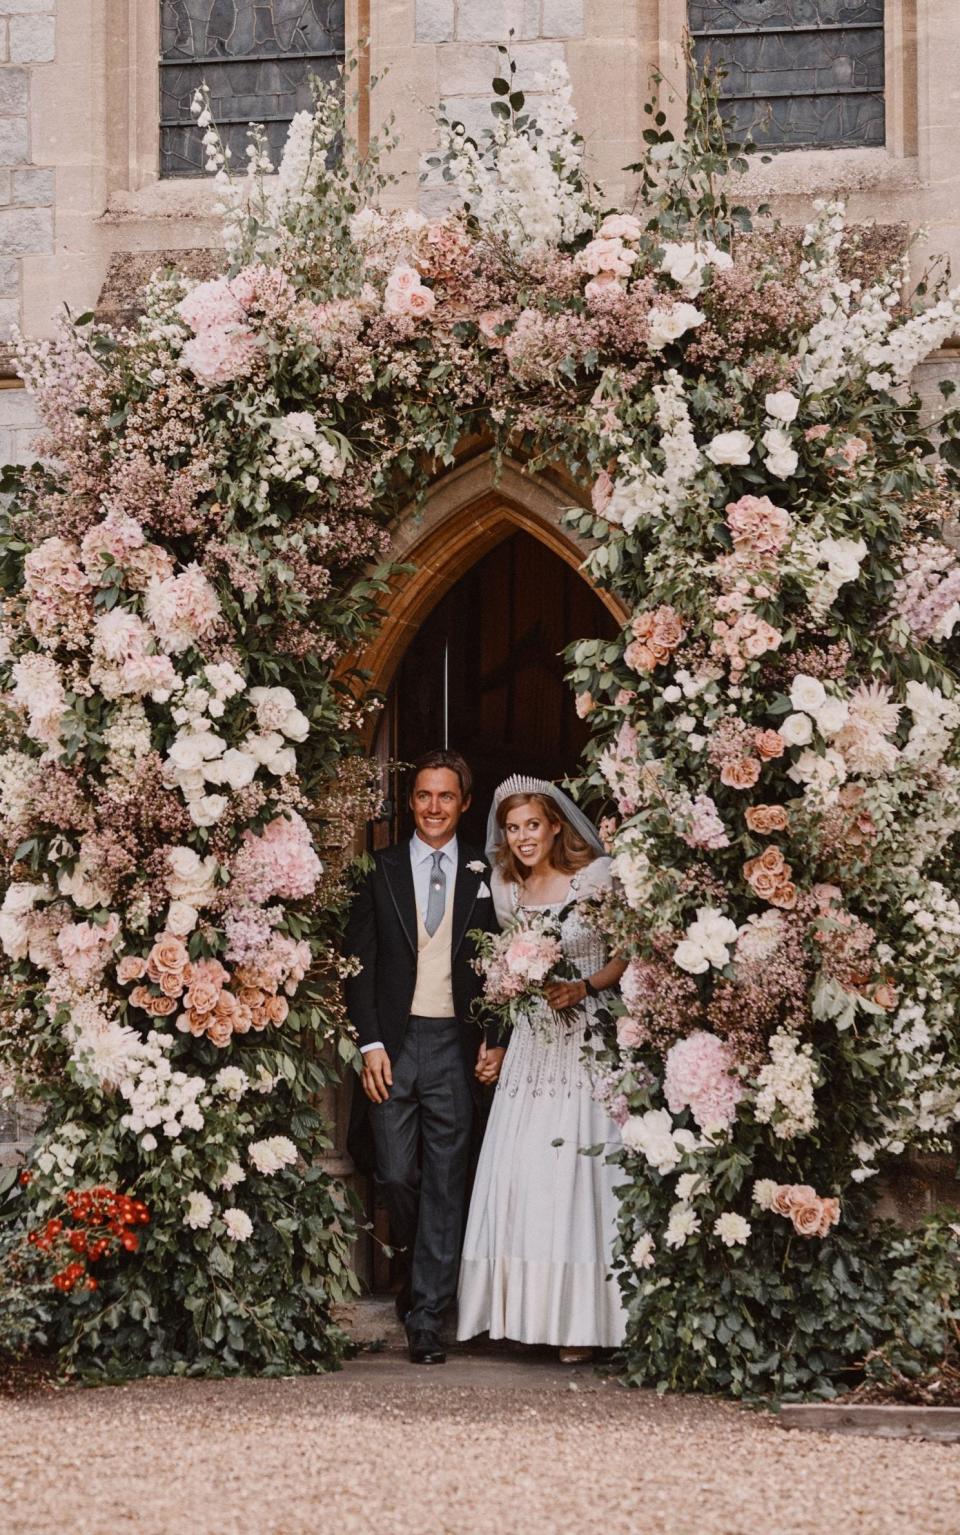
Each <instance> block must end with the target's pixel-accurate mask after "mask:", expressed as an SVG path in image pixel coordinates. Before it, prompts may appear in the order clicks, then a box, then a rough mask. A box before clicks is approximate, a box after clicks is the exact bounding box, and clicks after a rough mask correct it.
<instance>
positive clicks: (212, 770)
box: [204, 746, 259, 789]
mask: <svg viewBox="0 0 960 1535" xmlns="http://www.w3.org/2000/svg"><path fill="white" fill-rule="evenodd" d="M258 767H259V763H258V762H257V759H256V757H254V756H252V755H251V753H250V752H245V751H238V750H237V749H236V747H233V746H231V747H230V749H229V751H225V752H224V754H223V756H222V757H221V758H220V761H219V762H210V763H208V764H207V766H206V768H205V770H204V773H205V777H206V778H207V779H208V781H209V782H210V783H215V784H228V785H229V787H230V788H231V789H245V788H246V787H247V784H249V783H252V782H253V780H254V778H255V777H256V773H257V768H258Z"/></svg>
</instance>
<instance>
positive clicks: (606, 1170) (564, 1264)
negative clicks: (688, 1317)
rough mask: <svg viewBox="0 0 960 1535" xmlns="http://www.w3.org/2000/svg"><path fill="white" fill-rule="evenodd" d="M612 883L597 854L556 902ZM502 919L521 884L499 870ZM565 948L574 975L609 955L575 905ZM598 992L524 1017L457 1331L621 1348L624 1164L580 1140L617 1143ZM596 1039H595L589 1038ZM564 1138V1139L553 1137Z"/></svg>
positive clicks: (473, 1232) (466, 1256) (504, 1087)
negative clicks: (593, 1018)
mask: <svg viewBox="0 0 960 1535" xmlns="http://www.w3.org/2000/svg"><path fill="white" fill-rule="evenodd" d="M609 882H610V860H609V859H608V858H596V859H594V861H593V862H592V863H591V864H589V865H588V866H587V867H586V868H585V869H582V870H581V871H580V872H579V874H577V875H575V876H574V878H573V879H572V880H571V884H570V893H569V895H568V896H567V897H566V899H565V900H563V901H557V902H553V903H552V904H551V906H550V907H547V908H543V907H541V908H536V909H538V910H553V911H556V912H557V913H558V914H559V912H560V911H562V910H563V908H564V907H565V906H568V905H570V903H571V902H574V901H575V900H576V899H577V898H578V897H583V896H588V895H589V894H590V893H591V891H594V890H597V889H600V888H602V887H604V886H606V885H608V884H609ZM491 884H492V889H493V897H494V902H495V904H496V912H497V917H498V919H499V921H500V924H501V926H505V925H506V923H507V922H508V921H510V920H512V919H513V918H514V917H515V916H516V914H517V909H518V908H517V902H518V897H519V891H520V887H519V885H517V884H515V883H514V884H509V883H505V882H504V880H503V879H502V878H501V877H500V875H499V872H498V871H494V874H493V877H492V881H491ZM561 936H562V941H563V952H564V957H565V958H566V959H567V960H570V961H572V963H573V965H574V967H575V968H576V971H577V973H578V975H584V976H587V975H593V974H594V973H595V972H596V971H597V970H600V969H601V968H602V966H603V965H604V964H605V963H606V959H607V956H606V953H605V951H604V946H603V942H602V939H601V938H600V936H599V935H598V934H597V933H596V931H595V930H594V929H592V928H590V927H588V926H587V924H586V922H585V921H584V919H583V917H582V915H581V914H580V913H579V912H578V910H577V907H576V905H573V906H572V907H571V910H570V911H568V913H567V915H566V916H565V917H564V919H563V923H562V927H561ZM596 1005H597V1004H596V1002H595V1001H594V1000H593V999H592V998H589V997H588V998H587V1001H586V1003H585V1004H584V1006H582V1007H580V1008H578V1009H577V1015H576V1021H575V1022H574V1023H572V1024H571V1025H568V1026H567V1027H566V1028H565V1029H564V1028H562V1027H561V1026H559V1025H558V1024H557V1022H556V1019H555V1018H554V1015H553V1014H552V1013H551V1011H550V1009H549V1007H548V1006H547V1003H546V1001H544V1002H543V1003H542V1004H541V1006H542V1019H541V1020H540V1021H539V1024H537V1023H536V1022H535V1023H534V1025H531V1024H530V1023H528V1022H522V1023H520V1024H519V1025H518V1026H517V1028H515V1030H514V1032H513V1035H512V1037H511V1039H510V1044H509V1047H508V1049H507V1053H506V1056H505V1057H504V1062H503V1069H502V1071H501V1074H500V1081H499V1083H498V1085H497V1090H496V1094H495V1097H494V1103H493V1108H492V1110H491V1114H490V1119H489V1123H488V1125H487V1130H486V1134H485V1136H484V1140H483V1146H482V1148H481V1152H480V1161H479V1164H478V1167H477V1177H476V1182H475V1184H474V1189H473V1197H472V1199H471V1201H470V1213H469V1216H468V1219H467V1231H466V1237H465V1239H464V1246H463V1259H462V1262H461V1267H460V1289H459V1322H458V1327H457V1336H458V1337H459V1338H472V1337H474V1336H475V1334H477V1333H480V1332H489V1334H490V1336H491V1338H512V1339H514V1340H515V1341H517V1342H520V1343H551V1344H560V1345H561V1346H565V1347H586V1346H589V1345H594V1346H598V1347H601V1348H613V1347H616V1346H617V1345H618V1344H619V1343H620V1342H621V1341H622V1339H623V1334H624V1328H625V1325H626V1316H625V1313H624V1310H623V1306H622V1302H621V1298H620V1290H619V1286H618V1285H617V1281H616V1277H615V1276H614V1275H613V1274H612V1271H611V1268H610V1250H611V1247H612V1244H613V1240H614V1236H615V1234H616V1211H617V1201H616V1198H615V1195H614V1192H613V1191H614V1186H615V1184H616V1182H617V1180H618V1172H619V1170H618V1169H617V1168H616V1167H610V1166H608V1165H607V1164H606V1162H605V1157H604V1153H601V1154H600V1155H599V1156H582V1155H580V1148H581V1147H586V1146H596V1145H598V1144H603V1145H604V1147H605V1148H606V1149H607V1150H613V1149H614V1148H615V1147H616V1146H618V1145H619V1142H620V1135H619V1131H618V1129H617V1127H616V1125H615V1124H614V1123H613V1121H612V1120H610V1119H609V1118H608V1117H607V1115H606V1113H605V1112H604V1110H603V1108H602V1107H601V1106H600V1104H599V1103H597V1102H596V1100H595V1099H594V1097H593V1094H592V1089H591V1081H590V1071H589V1066H588V1063H587V1062H586V1061H585V1060H584V1058H583V1047H584V1031H585V1027H586V1024H587V1019H588V1014H589V1013H591V1012H592V1011H593V1009H594V1008H595V1007H596ZM588 1049H589V1046H588ZM557 1141H559V1142H561V1144H560V1145H556V1144H554V1143H555V1142H557Z"/></svg>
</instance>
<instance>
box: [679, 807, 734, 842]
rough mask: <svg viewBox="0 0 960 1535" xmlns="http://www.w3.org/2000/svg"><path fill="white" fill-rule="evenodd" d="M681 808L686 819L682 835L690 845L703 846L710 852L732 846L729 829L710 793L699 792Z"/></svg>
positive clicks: (684, 819)
mask: <svg viewBox="0 0 960 1535" xmlns="http://www.w3.org/2000/svg"><path fill="white" fill-rule="evenodd" d="M679 808H680V813H681V816H682V817H683V821H684V829H683V831H682V833H681V835H682V837H683V840H684V842H685V843H686V844H687V846H688V847H702V848H706V849H707V851H708V852H716V851H718V850H719V849H720V848H723V847H729V846H730V838H729V837H728V836H727V829H726V827H725V826H724V824H723V822H722V821H721V819H720V814H719V812H718V810H717V807H716V804H715V803H714V801H713V799H712V798H711V797H710V795H709V794H698V795H697V797H696V799H694V800H691V801H689V803H687V804H686V805H682V806H680V807H679Z"/></svg>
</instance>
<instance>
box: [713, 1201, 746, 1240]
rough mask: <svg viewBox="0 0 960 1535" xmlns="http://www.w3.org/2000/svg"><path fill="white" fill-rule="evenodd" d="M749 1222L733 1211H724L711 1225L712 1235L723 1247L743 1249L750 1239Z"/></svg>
mask: <svg viewBox="0 0 960 1535" xmlns="http://www.w3.org/2000/svg"><path fill="white" fill-rule="evenodd" d="M751 1229H752V1228H751V1226H750V1222H749V1221H748V1220H746V1219H745V1218H744V1216H742V1215H738V1214H737V1213H736V1211H735V1210H725V1211H724V1212H723V1214H722V1215H720V1216H718V1217H717V1219H716V1220H715V1221H714V1223H713V1234H714V1236H717V1237H719V1238H720V1240H721V1242H722V1243H723V1245H724V1247H743V1246H745V1244H746V1243H747V1242H748V1241H749V1239H750V1232H751Z"/></svg>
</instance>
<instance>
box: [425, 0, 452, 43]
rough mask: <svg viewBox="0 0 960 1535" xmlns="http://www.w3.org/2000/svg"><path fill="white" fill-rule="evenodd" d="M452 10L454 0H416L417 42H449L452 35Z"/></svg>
mask: <svg viewBox="0 0 960 1535" xmlns="http://www.w3.org/2000/svg"><path fill="white" fill-rule="evenodd" d="M454 10H455V7H454V0H417V9H416V37H417V42H418V43H449V42H451V41H452V40H453V35H454V20H455V18H454Z"/></svg>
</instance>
